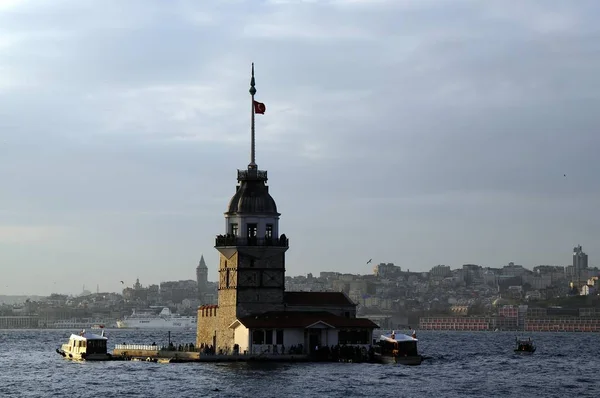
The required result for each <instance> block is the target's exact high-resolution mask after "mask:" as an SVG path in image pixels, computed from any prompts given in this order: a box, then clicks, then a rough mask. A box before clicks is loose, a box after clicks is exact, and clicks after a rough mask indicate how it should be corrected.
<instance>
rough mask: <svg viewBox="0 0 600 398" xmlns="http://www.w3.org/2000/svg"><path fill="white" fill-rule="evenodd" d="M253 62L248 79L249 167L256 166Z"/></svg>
mask: <svg viewBox="0 0 600 398" xmlns="http://www.w3.org/2000/svg"><path fill="white" fill-rule="evenodd" d="M254 84H255V82H254V62H252V78H251V79H250V96H251V98H252V102H251V103H250V106H251V107H252V119H251V124H250V132H251V137H250V165H249V166H248V167H249V168H256V163H255V161H256V158H255V137H254V134H255V129H254V94H256V88H255V87H254Z"/></svg>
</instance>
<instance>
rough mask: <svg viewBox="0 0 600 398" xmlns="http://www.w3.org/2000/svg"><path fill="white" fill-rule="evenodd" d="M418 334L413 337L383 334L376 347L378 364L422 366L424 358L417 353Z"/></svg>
mask: <svg viewBox="0 0 600 398" xmlns="http://www.w3.org/2000/svg"><path fill="white" fill-rule="evenodd" d="M418 341H419V340H417V338H416V334H415V333H413V335H412V336H409V335H407V334H401V333H396V332H394V331H392V333H390V334H382V335H381V337H380V338H379V341H378V342H377V344H376V345H375V353H374V358H375V361H376V362H379V363H385V364H400V365H411V366H415V365H420V364H421V362H423V356H421V355H419V353H418V351H417V342H418Z"/></svg>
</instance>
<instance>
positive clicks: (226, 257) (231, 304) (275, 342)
mask: <svg viewBox="0 0 600 398" xmlns="http://www.w3.org/2000/svg"><path fill="white" fill-rule="evenodd" d="M255 94H256V87H255V78H254V65H253V66H252V77H251V80H250V95H251V146H250V163H249V164H248V168H247V169H246V170H238V171H237V182H238V184H237V186H236V192H235V194H234V195H233V197H232V198H231V200H230V201H229V206H228V208H227V211H226V212H225V228H226V229H225V231H224V233H223V234H221V235H218V236H217V237H216V240H215V248H216V249H217V250H218V251H219V266H218V267H219V268H218V271H219V278H218V305H204V306H200V307H199V308H198V326H197V328H198V333H197V339H196V343H197V345H198V346H201V345H209V346H213V347H214V349H215V351H216V352H224V353H228V352H234V351H235V350H236V349H237V350H239V352H245V351H246V352H265V350H269V351H268V352H274V350H278V352H281V351H280V350H281V348H283V347H290V346H300V345H302V346H303V347H304V351H305V352H306V348H307V347H309V348H310V349H314V348H315V347H318V346H321V345H323V346H324V345H327V346H332V345H337V344H338V343H348V344H350V343H352V344H369V343H370V342H371V341H372V332H373V329H375V328H377V325H376V324H375V323H373V322H372V321H370V320H368V319H365V318H356V305H355V304H354V303H353V302H352V301H351V300H350V299H349V298H348V296H346V295H345V294H344V293H341V292H286V291H285V253H286V251H287V250H288V248H289V239H288V238H287V236H286V235H285V234H283V233H281V232H280V230H279V217H280V215H281V214H280V213H279V212H278V210H277V205H276V203H275V200H274V199H273V197H272V196H271V194H270V192H269V186H268V185H267V180H268V178H267V171H266V170H260V169H259V168H258V165H257V164H256V159H255V115H256V114H264V113H265V111H266V107H265V105H264V104H262V103H260V102H258V101H255V99H254V95H255ZM257 350H258V351H257Z"/></svg>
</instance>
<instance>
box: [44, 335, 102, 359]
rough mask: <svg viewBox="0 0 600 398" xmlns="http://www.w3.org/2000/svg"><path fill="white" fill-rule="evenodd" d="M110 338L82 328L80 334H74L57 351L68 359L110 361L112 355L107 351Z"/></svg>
mask: <svg viewBox="0 0 600 398" xmlns="http://www.w3.org/2000/svg"><path fill="white" fill-rule="evenodd" d="M107 341H108V338H107V337H106V336H105V335H104V330H103V331H102V333H101V334H95V333H91V332H86V331H85V330H82V331H81V333H79V334H72V335H71V337H70V338H69V342H68V343H67V344H63V345H62V346H61V347H60V348H57V349H56V352H57V353H58V354H60V355H62V356H63V357H65V358H67V359H72V360H86V361H109V360H111V359H112V355H111V354H109V353H108V352H107V348H106V342H107Z"/></svg>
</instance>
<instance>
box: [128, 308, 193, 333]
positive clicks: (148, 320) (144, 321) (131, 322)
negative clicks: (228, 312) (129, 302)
mask: <svg viewBox="0 0 600 398" xmlns="http://www.w3.org/2000/svg"><path fill="white" fill-rule="evenodd" d="M196 319H197V318H196V317H195V316H182V315H179V314H172V313H171V311H170V310H169V308H167V307H165V308H163V309H162V311H161V312H160V314H158V315H155V314H154V313H149V312H145V311H144V312H137V313H136V311H135V310H134V311H133V313H132V314H131V315H130V316H126V317H124V318H123V319H120V320H118V321H117V327H118V328H120V329H195V328H196Z"/></svg>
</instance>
